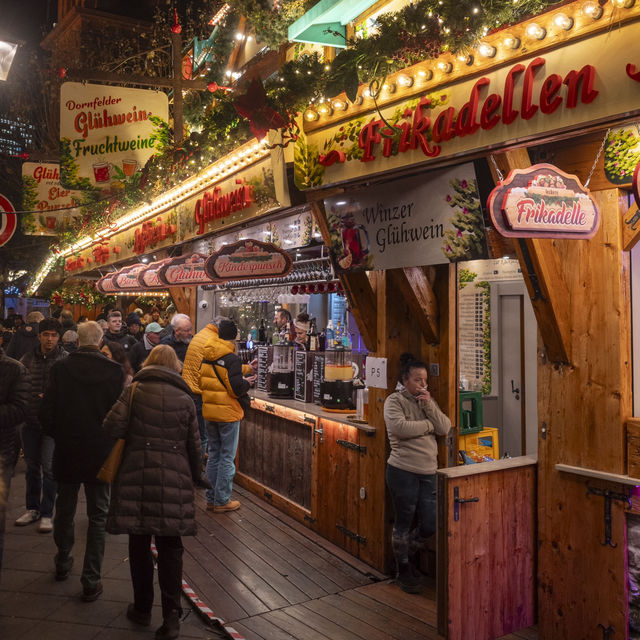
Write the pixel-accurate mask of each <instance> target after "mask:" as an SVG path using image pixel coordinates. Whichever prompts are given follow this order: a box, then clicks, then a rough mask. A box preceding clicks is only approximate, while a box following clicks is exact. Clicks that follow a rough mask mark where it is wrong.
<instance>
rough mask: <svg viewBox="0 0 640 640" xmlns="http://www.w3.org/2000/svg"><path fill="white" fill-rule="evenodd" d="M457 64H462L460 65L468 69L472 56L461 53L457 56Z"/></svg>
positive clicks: (471, 62)
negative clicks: (464, 65)
mask: <svg viewBox="0 0 640 640" xmlns="http://www.w3.org/2000/svg"><path fill="white" fill-rule="evenodd" d="M458 62H462V64H466V65H467V66H468V67H470V66H471V65H472V64H473V56H472V55H469V54H467V53H461V54H460V55H459V56H458Z"/></svg>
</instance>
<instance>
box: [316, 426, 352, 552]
mask: <svg viewBox="0 0 640 640" xmlns="http://www.w3.org/2000/svg"><path fill="white" fill-rule="evenodd" d="M318 422H319V423H320V424H321V426H322V434H319V433H316V434H315V440H314V442H315V452H314V457H315V463H316V473H317V475H316V477H317V485H316V487H317V488H316V495H317V499H316V501H315V505H314V506H315V508H312V514H311V515H312V517H313V518H314V519H315V523H314V529H315V530H316V531H317V532H318V533H320V534H321V535H323V536H324V537H325V538H328V539H329V540H331V541H332V542H334V543H335V544H337V545H339V546H340V547H342V548H343V549H346V550H347V551H348V552H349V553H351V554H353V555H354V556H356V557H357V556H358V555H359V549H360V545H361V544H364V540H363V538H364V536H362V535H361V533H360V531H359V519H360V518H359V509H360V494H359V491H360V487H359V484H360V483H359V475H360V474H359V465H360V456H361V455H363V452H362V448H361V447H360V445H359V434H358V430H357V429H355V428H354V427H352V426H349V425H346V424H341V423H339V422H334V421H333V420H325V419H322V420H319V421H318Z"/></svg>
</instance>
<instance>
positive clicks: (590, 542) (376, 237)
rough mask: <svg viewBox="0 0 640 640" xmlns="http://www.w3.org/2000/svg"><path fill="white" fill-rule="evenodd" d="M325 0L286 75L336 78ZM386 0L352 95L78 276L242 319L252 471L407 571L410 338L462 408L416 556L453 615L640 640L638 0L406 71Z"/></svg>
mask: <svg viewBox="0 0 640 640" xmlns="http://www.w3.org/2000/svg"><path fill="white" fill-rule="evenodd" d="M321 4H322V5H323V7H321V8H324V9H326V10H327V15H329V14H330V19H329V18H328V17H327V15H325V14H323V13H322V12H320V11H319V10H316V11H315V12H314V11H313V10H312V11H311V12H309V14H308V15H305V16H303V18H301V19H300V20H299V21H297V22H296V23H294V25H292V26H291V27H290V29H289V37H290V39H292V40H294V41H296V42H297V44H296V47H299V50H303V51H306V52H307V54H308V55H301V56H300V57H299V59H298V60H294V61H293V62H291V64H297V65H298V66H297V67H287V69H288V72H290V75H287V73H284V72H283V73H282V74H281V75H280V76H277V77H276V79H275V81H277V82H280V81H281V82H282V83H283V84H284V83H287V82H290V81H291V77H295V75H301V76H303V78H304V80H305V81H307V83H308V84H310V85H311V84H312V83H314V82H317V78H316V75H318V74H322V73H325V72H326V73H330V71H327V70H328V69H330V68H331V63H332V61H333V56H334V55H335V51H333V53H331V51H325V49H324V48H327V49H329V50H331V49H332V48H335V47H336V46H337V47H340V45H336V41H335V39H336V38H337V37H338V36H336V33H338V34H340V33H341V30H344V27H345V25H344V24H340V20H338V19H337V18H336V11H337V9H335V7H333V4H332V3H321ZM328 4H331V7H329V8H327V5H328ZM335 4H336V6H338V5H340V4H341V3H335ZM514 4H517V3H514ZM332 7H333V13H332V12H331V10H332ZM342 8H343V9H344V3H342ZM538 8H539V7H538ZM378 9H380V7H379V5H373V6H372V7H369V8H368V9H366V10H365V9H361V8H360V6H359V5H358V10H359V11H360V13H359V14H358V15H357V16H350V17H349V18H348V20H352V19H353V20H354V23H355V24H356V25H358V29H359V31H358V32H357V33H355V34H347V33H345V36H342V37H343V39H344V37H346V36H347V35H349V36H350V35H354V36H357V37H355V39H354V42H355V44H353V50H354V51H356V52H359V53H357V54H354V57H353V59H351V63H353V71H354V73H353V75H352V76H351V79H350V81H349V82H347V83H346V84H347V86H343V85H340V86H338V85H337V84H336V83H333V84H331V85H330V86H327V87H326V88H324V91H325V94H326V95H324V96H323V97H322V98H321V99H316V98H314V99H313V100H310V101H309V104H308V105H307V106H306V108H305V109H304V110H302V112H301V113H300V114H299V115H298V118H297V121H296V122H293V121H292V122H286V120H285V119H280V120H278V119H277V118H275V117H274V116H273V114H269V118H268V120H269V122H270V124H271V127H272V130H271V131H270V133H269V136H268V139H265V140H260V141H259V140H258V138H261V137H262V136H258V138H253V139H250V140H249V141H248V142H244V143H243V144H241V145H238V146H237V147H236V148H234V149H233V150H231V151H227V152H225V153H224V154H222V155H221V156H220V158H218V159H216V160H214V161H212V163H208V162H203V163H202V166H201V167H199V168H198V170H197V171H194V173H193V175H191V177H189V178H186V179H184V180H182V181H181V182H180V183H179V184H177V185H175V186H169V185H168V186H167V188H166V189H164V190H163V192H162V194H161V195H160V196H159V197H157V198H155V199H152V200H151V201H150V202H147V203H145V204H143V205H140V206H139V207H138V208H136V209H134V210H132V211H131V212H130V213H128V214H127V215H126V216H125V217H123V218H118V219H114V220H113V221H112V222H111V223H110V225H109V227H108V228H106V227H103V228H101V229H100V230H99V231H98V232H97V233H94V234H93V235H87V237H86V238H80V239H77V238H74V242H73V243H72V244H70V245H69V246H68V247H66V248H63V249H61V255H62V257H63V258H64V261H65V271H66V274H67V275H68V276H69V278H68V280H67V284H66V286H67V287H68V289H69V288H71V289H73V287H74V284H73V283H74V282H77V281H78V280H83V281H91V280H97V283H98V284H97V291H99V292H100V294H101V295H105V296H106V295H113V294H122V296H123V298H124V301H125V302H124V306H126V307H127V309H129V308H132V307H133V306H135V304H136V302H137V299H136V297H137V296H139V295H140V294H141V293H150V294H153V293H154V292H158V291H162V292H166V293H167V294H169V295H170V296H171V298H172V300H173V301H174V303H175V306H176V308H177V310H178V311H181V312H184V313H187V314H188V315H190V316H191V317H192V318H195V319H196V327H195V328H196V330H199V329H201V328H202V327H204V326H205V325H206V323H207V322H209V321H211V319H212V318H213V317H215V316H227V317H231V318H233V319H234V320H235V321H236V323H237V324H238V326H239V328H240V335H239V340H238V353H239V354H240V356H241V357H242V358H243V360H244V361H245V362H250V361H252V360H253V359H254V358H257V361H258V377H257V382H256V388H255V389H254V390H252V392H251V395H252V404H251V408H250V409H249V410H248V411H247V413H246V415H245V419H244V421H243V424H242V427H241V434H240V444H239V450H238V458H237V475H236V482H237V483H238V484H239V485H242V486H243V487H244V488H245V489H248V490H249V491H251V492H253V493H254V494H256V495H258V496H260V497H261V498H262V499H263V500H265V501H266V502H268V503H270V504H271V505H273V507H275V508H277V509H279V510H280V511H282V512H285V513H286V514H288V515H289V516H291V517H293V518H294V519H296V520H297V521H298V522H299V523H301V524H303V525H304V526H305V527H308V528H309V529H311V530H313V531H314V532H316V533H318V534H320V535H321V536H323V537H324V538H325V539H327V540H329V541H331V542H333V543H334V544H336V545H338V546H339V547H341V548H342V549H344V550H346V551H347V552H348V553H349V554H351V555H352V556H353V557H356V558H358V559H359V560H361V561H362V562H363V563H366V564H367V565H368V566H370V567H372V570H375V571H376V572H382V573H385V574H387V575H389V574H392V573H393V571H394V567H393V559H392V554H391V527H392V524H393V517H394V514H393V509H392V507H391V502H390V499H389V495H388V491H387V488H386V486H385V466H386V461H387V457H388V455H389V440H388V438H387V430H386V426H385V420H384V414H383V407H384V402H385V400H386V398H387V397H388V396H389V394H390V393H391V392H393V390H394V389H395V388H396V385H397V382H398V375H397V373H398V366H399V362H400V356H401V354H403V353H405V352H410V353H412V354H414V355H415V356H417V357H418V358H419V359H420V360H422V361H424V362H425V363H427V365H428V386H429V392H430V393H431V394H432V396H433V397H434V398H435V400H436V401H437V403H438V405H439V406H440V408H441V409H442V411H443V412H444V413H446V414H447V415H448V416H449V417H450V419H451V422H452V424H453V428H452V430H451V432H450V433H449V435H448V436H446V437H443V438H439V439H438V467H439V469H438V473H437V477H438V485H437V508H438V530H437V534H436V536H435V539H434V540H432V541H431V544H430V546H428V549H427V551H426V552H425V553H424V554H423V557H422V558H421V566H422V568H423V569H424V570H425V571H426V572H428V573H429V574H430V575H432V576H433V575H436V574H437V580H436V582H437V594H436V602H435V603H434V604H433V606H434V607H435V608H436V609H437V617H438V632H439V633H440V634H441V635H442V636H444V637H448V638H452V639H460V640H468V639H470V638H477V639H489V638H498V637H501V636H503V635H506V634H509V633H513V632H515V631H518V630H521V629H527V628H529V627H531V626H532V625H534V624H537V627H538V633H539V637H541V638H567V639H569V638H572V639H573V638H585V639H586V638H593V639H595V638H602V637H605V638H606V637H609V638H611V637H618V636H619V637H635V636H634V634H636V635H637V634H638V633H640V631H638V629H637V628H636V627H637V622H635V621H636V620H637V619H638V612H637V608H638V603H637V602H636V600H637V598H636V596H635V594H636V593H637V585H638V583H639V581H640V566H638V561H637V556H638V554H637V553H636V548H637V547H638V546H639V545H640V519H639V518H640V503H638V500H637V496H636V493H637V491H636V487H638V486H640V461H639V456H640V454H639V453H638V438H639V437H640V421H639V419H637V418H635V417H634V416H635V413H638V412H639V411H640V408H639V407H638V398H640V387H638V385H640V371H637V369H638V367H639V365H638V362H640V343H639V342H638V335H640V332H638V331H633V329H634V324H635V323H637V318H635V317H634V312H635V314H636V315H637V313H638V304H639V300H640V297H639V296H640V294H639V292H638V290H637V284H636V283H637V282H638V281H639V280H640V276H639V277H636V278H634V277H633V276H634V274H635V273H636V271H637V270H638V268H639V267H638V256H637V255H636V252H637V249H635V245H636V243H637V239H638V238H639V237H640V236H639V234H640V227H639V225H638V222H639V221H640V214H639V213H638V204H640V203H639V202H638V201H640V188H639V187H638V180H639V179H640V170H638V168H637V167H638V166H639V163H640V126H639V125H638V124H637V123H638V121H639V119H640V60H639V59H638V53H639V52H640V50H639V48H638V44H637V33H638V28H639V24H640V5H638V4H637V3H634V2H633V0H615V1H602V2H592V1H591V0H588V1H587V0H579V1H575V2H563V3H558V4H554V5H553V7H552V8H551V9H550V10H548V11H546V12H544V13H539V14H538V15H536V16H535V17H527V18H526V19H523V18H522V14H519V15H518V19H517V20H513V21H511V22H510V23H509V24H508V26H502V27H501V28H499V29H496V30H494V31H489V29H488V28H487V29H486V30H485V31H484V32H483V33H482V37H481V38H480V40H479V41H478V42H476V43H471V44H469V45H468V46H465V47H460V48H459V49H456V48H455V47H453V46H449V44H448V45H447V46H445V47H435V49H434V51H433V55H432V56H425V55H411V51H412V42H413V40H412V41H410V42H404V44H405V45H406V46H404V47H403V48H402V51H404V52H405V54H406V57H404V58H402V59H401V60H399V61H398V59H396V58H393V59H392V58H391V57H388V60H387V62H384V60H385V59H387V58H385V56H384V55H378V53H380V52H378V51H373V50H372V51H368V53H367V50H366V46H367V45H366V43H367V37H366V34H365V33H364V31H366V29H367V28H368V27H367V25H369V26H371V25H372V24H373V22H376V20H377V21H378V24H382V25H383V26H385V25H386V27H388V28H391V27H389V25H391V24H392V23H393V22H394V19H393V16H394V15H396V17H398V16H401V17H400V18H398V21H399V22H401V21H402V20H407V19H408V18H407V16H411V15H413V14H411V11H412V10H413V5H411V6H409V7H405V9H403V10H402V11H403V12H404V13H403V12H400V13H398V14H382V15H380V13H379V12H378V13H376V11H377V10H378ZM460 10H462V9H460ZM464 10H465V11H467V12H468V13H469V14H470V16H471V15H475V9H474V8H473V6H471V5H470V6H469V7H466V5H465V7H464ZM350 11H355V8H354V7H351V8H350ZM510 15H511V14H510ZM385 16H387V17H385ZM470 16H468V19H469V20H471V19H472V18H471V17H470ZM414 18H415V16H414ZM423 18H424V16H423V17H421V18H420V19H421V20H422V19H423ZM325 19H326V20H327V21H328V22H323V21H324V20H325ZM432 19H433V20H432ZM424 21H425V26H424V27H422V28H423V29H425V30H426V29H427V26H426V25H427V24H428V25H430V26H429V28H431V26H432V25H433V23H435V21H436V18H434V16H433V15H432V14H429V15H428V20H427V18H424ZM418 24H421V23H420V22H418ZM498 24H499V25H504V24H505V21H504V20H503V21H501V22H500V21H498ZM441 26H442V29H443V33H447V31H446V30H447V29H449V27H448V26H447V25H438V27H437V28H438V29H440V27H441ZM349 28H350V27H349ZM241 35H242V34H241ZM454 35H455V34H452V35H451V37H450V40H447V42H448V43H450V42H452V41H453V39H454ZM458 35H459V36H460V37H462V35H464V31H460V32H459V33H458ZM456 37H457V36H456ZM415 38H416V39H417V38H418V36H415ZM379 44H380V46H382V45H384V42H379ZM396 44H397V43H396ZM423 44H424V43H423ZM318 47H319V48H320V49H321V50H323V51H325V52H326V53H327V58H326V59H321V58H320V57H319V55H318ZM358 47H360V49H358ZM396 48H397V46H396ZM296 51H298V49H296ZM346 51H347V52H349V51H351V49H349V48H347V49H346ZM362 51H364V53H362ZM407 52H408V53H407ZM383 53H384V51H383ZM374 54H375V55H374ZM340 55H341V54H340ZM340 55H338V56H337V57H336V58H335V61H339V60H340ZM358 56H360V57H358ZM374 59H375V60H374ZM389 61H392V62H393V64H391V62H389ZM357 64H361V65H363V66H367V68H368V69H372V68H374V67H375V69H377V70H378V71H376V72H375V73H374V75H375V76H376V77H375V79H373V80H372V81H370V82H369V83H368V84H362V83H360V81H359V77H358V73H357V71H355V69H356V65H357ZM304 65H307V66H306V67H305V66H304ZM336 66H339V65H337V64H336ZM359 68H360V67H358V69H359ZM292 69H295V71H292ZM323 69H324V70H325V71H322V70H323ZM316 71H317V72H318V74H316V75H314V73H315V72H316ZM318 77H319V76H318ZM297 82H298V83H299V82H300V80H299V79H298V80H297ZM343 84H344V83H343ZM258 85H259V83H258V82H257V80H256V81H255V82H253V81H252V82H251V84H250V86H249V89H248V90H247V93H246V94H244V96H242V97H241V99H240V103H242V101H244V104H240V107H241V110H242V109H244V108H246V109H247V111H250V109H249V108H248V107H247V104H246V103H248V102H250V100H251V99H252V98H251V96H254V98H256V100H257V101H258V102H260V100H263V99H264V95H263V94H264V89H262V93H260V90H261V85H260V86H258ZM295 86H301V85H300V84H298V85H295ZM216 88H217V89H220V91H219V92H218V93H217V95H218V98H217V99H218V100H220V103H222V101H223V100H224V96H223V95H222V93H223V92H222V89H223V88H220V87H218V86H217V85H216ZM342 89H344V91H343V92H342V93H339V92H338V91H339V90H342ZM260 108H261V109H263V111H264V113H267V111H266V107H265V106H264V105H263V104H262V102H260ZM241 110H240V111H241ZM240 111H238V113H240ZM263 115H264V114H263ZM234 117H235V116H234ZM252 117H255V113H253V114H252ZM253 124H254V123H252V126H253ZM275 129H278V131H277V132H276V131H275ZM227 137H229V136H228V135H227ZM185 148H186V149H189V143H188V142H187V143H186V144H185ZM194 157H195V156H194ZM184 158H185V162H186V163H189V162H192V161H194V160H193V158H191V156H189V155H185V156H184ZM103 164H104V163H94V165H91V166H90V167H89V169H90V171H91V172H92V175H93V176H94V178H95V177H98V178H101V177H102V176H103V175H106V174H107V173H108V171H107V169H106V168H105V167H104V166H102V165H103ZM122 167H123V168H122V171H123V172H124V165H122ZM105 172H106V173H105ZM125 177H126V176H125ZM123 182H124V183H125V188H126V180H124V179H123ZM156 182H157V183H160V182H161V181H160V179H159V178H157V177H156ZM100 188H103V189H105V188H107V187H106V186H103V187H100ZM116 188H120V187H116ZM46 224H47V221H46V219H45V220H44V226H45V227H46ZM54 261H55V258H51V263H50V264H49V265H47V267H50V266H51V264H53V262H54ZM36 288H37V287H36ZM83 291H84V287H83V286H81V287H76V289H75V292H74V293H73V295H78V296H79V295H80V293H81V292H83ZM66 295H70V294H69V293H68V292H67V294H66ZM74 301H75V299H74ZM277 318H279V320H277ZM634 374H635V375H634ZM431 597H433V594H431ZM416 602H417V603H418V604H416V606H425V599H420V600H418V599H417V600H416ZM529 633H530V632H529ZM614 634H615V636H614Z"/></svg>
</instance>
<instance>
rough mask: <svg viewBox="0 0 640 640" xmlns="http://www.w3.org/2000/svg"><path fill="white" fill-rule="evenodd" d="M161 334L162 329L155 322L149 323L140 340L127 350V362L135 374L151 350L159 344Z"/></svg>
mask: <svg viewBox="0 0 640 640" xmlns="http://www.w3.org/2000/svg"><path fill="white" fill-rule="evenodd" d="M161 332H162V327H161V326H160V325H159V324H158V323H157V322H150V323H149V324H148V325H147V326H146V328H145V330H144V336H143V337H142V340H140V342H136V343H135V344H134V345H133V346H132V347H131V349H129V354H128V355H129V362H131V366H132V367H133V370H134V371H135V372H136V373H137V372H138V371H140V369H141V368H142V363H143V362H144V361H145V360H146V359H147V356H148V355H149V354H150V353H151V349H153V347H155V346H156V345H157V344H159V343H160V333H161Z"/></svg>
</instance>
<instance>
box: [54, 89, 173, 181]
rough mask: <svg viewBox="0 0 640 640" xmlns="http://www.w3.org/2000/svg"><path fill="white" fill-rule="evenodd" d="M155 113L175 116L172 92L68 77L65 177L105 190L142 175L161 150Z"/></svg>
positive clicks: (63, 114)
mask: <svg viewBox="0 0 640 640" xmlns="http://www.w3.org/2000/svg"><path fill="white" fill-rule="evenodd" d="M152 117H157V118H160V119H161V120H163V121H165V122H166V121H167V120H168V119H169V102H168V99H167V96H166V94H164V93H162V92H160V91H151V90H146V89H128V88H123V87H109V86H106V85H98V84H84V83H81V82H65V83H64V84H63V85H62V87H61V88H60V160H61V161H60V181H61V183H62V185H63V186H64V187H65V188H68V189H92V190H96V191H99V192H101V193H104V194H109V193H114V192H117V191H118V190H120V189H122V188H123V187H124V185H125V183H128V182H133V181H135V180H139V177H140V170H141V169H142V167H143V166H144V164H145V163H146V161H147V160H148V159H149V158H150V157H151V156H152V155H154V154H155V153H156V149H155V143H156V137H155V125H154V123H153V121H152Z"/></svg>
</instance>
